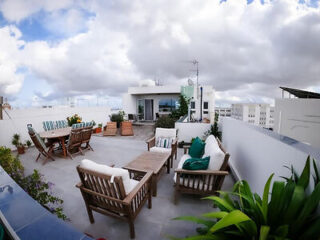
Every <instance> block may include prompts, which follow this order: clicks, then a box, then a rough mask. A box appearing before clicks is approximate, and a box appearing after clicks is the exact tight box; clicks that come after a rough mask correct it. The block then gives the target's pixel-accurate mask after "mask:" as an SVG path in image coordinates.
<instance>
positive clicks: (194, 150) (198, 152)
mask: <svg viewBox="0 0 320 240" xmlns="http://www.w3.org/2000/svg"><path fill="white" fill-rule="evenodd" d="M205 145H206V144H205V143H204V142H203V141H202V140H201V139H200V138H199V137H197V138H196V139H195V140H194V141H193V142H192V144H191V147H190V149H189V155H190V156H191V157H192V158H202V155H203V153H204V146H205Z"/></svg>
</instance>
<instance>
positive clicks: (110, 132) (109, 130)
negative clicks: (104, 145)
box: [103, 122, 117, 136]
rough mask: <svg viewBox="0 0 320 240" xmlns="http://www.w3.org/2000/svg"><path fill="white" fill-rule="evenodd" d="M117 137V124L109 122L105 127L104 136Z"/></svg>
mask: <svg viewBox="0 0 320 240" xmlns="http://www.w3.org/2000/svg"><path fill="white" fill-rule="evenodd" d="M116 135H117V123H116V122H108V123H107V125H106V126H104V127H103V136H116Z"/></svg>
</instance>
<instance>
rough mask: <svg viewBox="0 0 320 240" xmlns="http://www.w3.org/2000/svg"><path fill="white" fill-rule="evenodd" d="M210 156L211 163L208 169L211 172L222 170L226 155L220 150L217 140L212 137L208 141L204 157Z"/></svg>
mask: <svg viewBox="0 0 320 240" xmlns="http://www.w3.org/2000/svg"><path fill="white" fill-rule="evenodd" d="M208 156H210V162H209V166H208V169H209V170H220V168H221V166H222V164H223V161H224V157H225V154H224V152H223V151H222V150H221V149H220V147H219V144H218V142H217V139H216V138H215V137H214V136H213V135H210V136H209V137H208V138H207V140H206V146H205V148H204V155H203V157H208Z"/></svg>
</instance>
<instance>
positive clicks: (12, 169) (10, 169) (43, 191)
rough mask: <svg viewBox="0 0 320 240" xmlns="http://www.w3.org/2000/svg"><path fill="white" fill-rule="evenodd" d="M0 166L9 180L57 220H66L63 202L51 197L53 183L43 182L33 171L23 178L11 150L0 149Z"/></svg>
mask: <svg viewBox="0 0 320 240" xmlns="http://www.w3.org/2000/svg"><path fill="white" fill-rule="evenodd" d="M0 165H1V166H2V168H3V169H4V170H5V171H6V172H7V173H8V174H9V176H11V178H12V179H13V180H14V181H15V182H16V183H17V184H18V185H19V186H20V187H21V188H22V189H24V190H25V191H26V192H27V193H28V194H29V195H30V196H31V197H32V198H33V199H34V200H36V201H38V202H39V203H40V204H41V205H42V206H43V207H45V208H46V209H48V210H49V211H50V212H52V213H53V214H56V215H57V216H58V217H59V218H62V219H63V220H66V219H67V217H66V215H65V214H64V213H63V208H62V203H63V200H62V199H60V198H58V197H55V196H53V193H52V187H53V183H51V182H47V181H45V180H44V178H43V176H42V175H41V174H40V173H39V172H38V171H37V170H34V171H33V173H32V174H31V175H29V176H27V177H25V176H24V168H23V166H22V164H21V162H20V160H19V158H18V157H16V156H14V155H13V154H12V153H11V149H9V148H6V147H0Z"/></svg>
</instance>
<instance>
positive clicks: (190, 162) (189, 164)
mask: <svg viewBox="0 0 320 240" xmlns="http://www.w3.org/2000/svg"><path fill="white" fill-rule="evenodd" d="M209 162H210V156H208V157H205V158H189V159H187V160H186V161H185V162H184V163H183V166H182V169H186V170H206V169H208V166H209Z"/></svg>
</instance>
